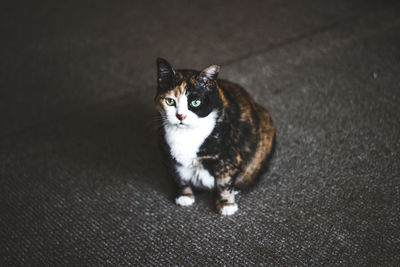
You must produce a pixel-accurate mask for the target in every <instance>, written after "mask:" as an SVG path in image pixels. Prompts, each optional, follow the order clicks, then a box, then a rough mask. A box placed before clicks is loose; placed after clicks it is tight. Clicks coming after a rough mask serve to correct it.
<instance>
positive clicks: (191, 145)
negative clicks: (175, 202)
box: [165, 112, 215, 188]
mask: <svg viewBox="0 0 400 267" xmlns="http://www.w3.org/2000/svg"><path fill="white" fill-rule="evenodd" d="M199 122H200V123H199V125H196V127H177V126H176V125H165V138H166V141H167V143H168V145H169V146H170V149H171V150H170V153H171V155H172V157H174V158H175V159H176V161H177V162H178V163H180V166H179V167H177V172H178V174H179V176H180V178H181V179H182V180H184V181H191V182H192V183H193V184H194V185H202V186H205V187H208V188H212V187H213V186H214V177H212V176H211V175H210V173H209V172H208V171H207V170H205V169H204V168H203V167H202V166H201V164H200V163H199V162H198V160H197V152H198V151H199V149H200V147H201V145H202V144H203V143H204V141H205V139H206V138H207V137H208V136H209V135H210V134H211V132H212V130H213V129H214V127H215V114H214V113H213V112H212V113H210V114H209V115H208V116H207V117H205V118H202V119H201V120H199Z"/></svg>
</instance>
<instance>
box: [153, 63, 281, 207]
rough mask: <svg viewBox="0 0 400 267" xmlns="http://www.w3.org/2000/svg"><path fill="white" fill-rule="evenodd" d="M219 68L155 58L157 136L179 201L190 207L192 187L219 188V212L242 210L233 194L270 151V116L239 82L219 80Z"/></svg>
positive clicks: (248, 180) (253, 176)
mask: <svg viewBox="0 0 400 267" xmlns="http://www.w3.org/2000/svg"><path fill="white" fill-rule="evenodd" d="M219 69H220V67H219V66H217V65H211V66H209V67H207V68H205V69H204V70H202V71H195V70H174V69H173V68H172V67H171V65H170V64H169V63H168V62H167V61H166V60H164V59H162V58H158V59H157V71H158V77H157V82H158V86H157V94H156V97H155V103H156V107H157V109H158V111H159V114H160V117H161V118H160V121H161V122H162V123H161V125H160V128H159V139H160V143H161V147H162V148H163V150H164V152H165V153H164V154H165V156H166V158H167V159H168V161H169V163H170V167H171V169H172V171H173V174H174V177H175V178H176V182H177V184H178V189H179V190H178V196H177V198H176V199H175V202H176V204H178V205H181V206H188V205H192V204H193V203H194V201H195V198H194V193H193V188H195V187H201V188H207V189H212V188H216V191H217V202H216V206H217V210H218V212H219V213H220V214H222V215H232V214H234V213H235V212H236V211H237V210H238V206H237V204H236V203H235V193H236V191H235V190H237V189H240V188H242V187H244V186H246V185H250V184H251V183H252V182H253V181H254V180H255V179H256V177H257V175H259V172H260V169H261V167H262V166H263V164H264V163H266V162H265V161H266V160H267V158H269V157H268V156H269V155H270V154H271V152H272V148H273V144H274V138H275V127H274V124H273V123H272V119H271V116H270V114H269V113H268V112H267V111H266V110H265V109H264V108H263V107H262V106H260V105H258V104H257V103H256V102H254V100H253V99H252V98H251V96H250V95H249V94H248V93H247V92H246V91H245V90H244V89H243V88H241V87H239V86H238V85H236V84H234V83H231V82H229V81H225V80H220V79H217V76H218V73H219Z"/></svg>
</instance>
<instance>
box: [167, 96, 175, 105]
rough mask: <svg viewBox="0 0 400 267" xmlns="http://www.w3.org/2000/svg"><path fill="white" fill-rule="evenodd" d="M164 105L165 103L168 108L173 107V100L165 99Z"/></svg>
mask: <svg viewBox="0 0 400 267" xmlns="http://www.w3.org/2000/svg"><path fill="white" fill-rule="evenodd" d="M165 103H167V105H168V106H174V105H175V100H173V99H172V98H166V99H165Z"/></svg>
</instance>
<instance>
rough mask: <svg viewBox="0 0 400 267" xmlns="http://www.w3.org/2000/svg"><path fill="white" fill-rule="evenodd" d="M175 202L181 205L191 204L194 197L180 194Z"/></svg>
mask: <svg viewBox="0 0 400 267" xmlns="http://www.w3.org/2000/svg"><path fill="white" fill-rule="evenodd" d="M175 203H176V204H177V205H179V206H190V205H192V204H193V203H194V197H189V196H180V197H178V198H176V199H175Z"/></svg>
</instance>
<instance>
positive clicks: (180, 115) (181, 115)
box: [176, 113, 186, 121]
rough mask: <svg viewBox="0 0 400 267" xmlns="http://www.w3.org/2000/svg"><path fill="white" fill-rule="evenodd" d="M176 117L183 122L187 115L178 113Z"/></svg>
mask: <svg viewBox="0 0 400 267" xmlns="http://www.w3.org/2000/svg"><path fill="white" fill-rule="evenodd" d="M176 117H177V118H178V120H180V121H183V120H184V119H185V118H186V116H185V115H183V114H178V113H176Z"/></svg>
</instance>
